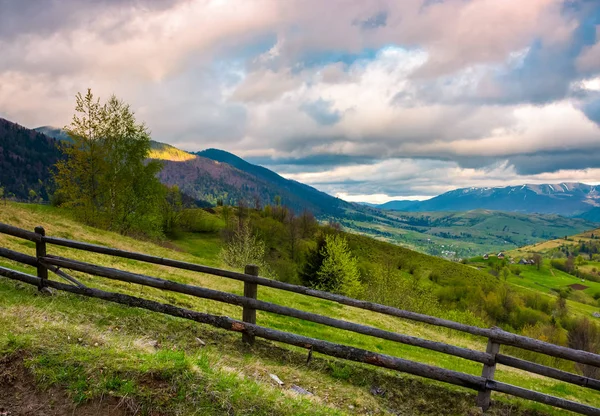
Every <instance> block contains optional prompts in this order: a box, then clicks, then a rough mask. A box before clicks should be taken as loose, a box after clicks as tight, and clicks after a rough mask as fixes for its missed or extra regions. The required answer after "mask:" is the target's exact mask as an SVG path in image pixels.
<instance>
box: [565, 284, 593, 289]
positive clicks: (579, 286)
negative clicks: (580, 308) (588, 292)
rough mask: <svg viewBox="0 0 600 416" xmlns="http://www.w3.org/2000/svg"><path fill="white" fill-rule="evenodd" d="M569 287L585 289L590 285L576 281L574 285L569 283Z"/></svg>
mask: <svg viewBox="0 0 600 416" xmlns="http://www.w3.org/2000/svg"><path fill="white" fill-rule="evenodd" d="M569 287H570V288H571V289H573V290H585V289H587V288H588V287H589V286H584V285H580V284H579V283H574V284H572V285H569Z"/></svg>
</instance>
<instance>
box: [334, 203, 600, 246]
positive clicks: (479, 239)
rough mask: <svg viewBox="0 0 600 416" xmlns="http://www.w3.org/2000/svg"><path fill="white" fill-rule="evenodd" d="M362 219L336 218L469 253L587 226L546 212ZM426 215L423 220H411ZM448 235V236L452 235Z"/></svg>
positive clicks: (371, 231)
mask: <svg viewBox="0 0 600 416" xmlns="http://www.w3.org/2000/svg"><path fill="white" fill-rule="evenodd" d="M369 212H370V213H371V217H372V218H369V221H366V220H342V224H343V225H344V226H345V227H347V228H348V229H351V230H353V231H358V232H361V233H364V234H366V235H370V236H373V237H376V238H379V239H383V240H386V241H390V242H394V243H399V244H402V245H404V246H407V247H410V248H414V249H416V250H419V251H422V252H425V253H430V254H434V255H442V254H443V252H444V251H452V252H456V256H457V257H473V256H476V255H480V254H481V253H486V252H497V251H506V250H510V249H514V248H515V247H517V246H521V245H524V244H531V243H534V242H542V241H545V240H547V239H549V238H552V237H553V236H560V235H564V234H567V235H570V234H573V233H575V232H579V231H583V230H585V229H588V228H591V227H592V226H593V225H592V223H590V222H586V221H581V220H579V219H570V218H563V217H558V216H552V215H537V214H519V213H509V212H495V211H488V210H474V211H468V212H399V211H387V212H386V211H384V212H378V211H369ZM422 218H427V219H429V221H430V224H429V225H414V224H416V223H415V221H417V220H419V219H422ZM448 236H453V237H452V238H450V237H448Z"/></svg>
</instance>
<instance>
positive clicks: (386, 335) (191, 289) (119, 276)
mask: <svg viewBox="0 0 600 416" xmlns="http://www.w3.org/2000/svg"><path fill="white" fill-rule="evenodd" d="M43 260H44V261H47V262H48V263H50V264H54V265H57V266H61V267H63V268H66V269H71V270H77V271H80V272H84V273H89V274H93V275H96V276H102V277H106V278H109V279H115V280H120V281H124V282H129V283H136V284H141V285H145V286H151V287H155V288H157V289H164V290H170V291H173V292H178V293H184V294H188V295H192V296H197V297H200V298H204V299H211V300H216V301H219V302H224V303H229V304H232V305H239V306H247V307H250V308H252V309H257V310H262V311H266V312H271V313H276V314H279V315H284V316H290V317H293V318H298V319H303V320H306V321H310V322H315V323H318V324H323V325H327V326H331V327H334V328H338V329H343V330H346V331H352V332H356V333H359V334H364V335H369V336H373V337H377V338H381V339H387V340H390V341H395V342H399V343H402V344H408V345H414V346H417V347H421V348H426V349H429V350H433V351H438V352H442V353H445V354H450V355H454V356H457V357H461V358H465V359H467V360H471V361H476V362H480V363H491V362H492V357H491V355H490V354H486V353H484V352H481V351H474V350H470V349H467V348H461V347H456V346H453V345H448V344H444V343H441V342H436V341H430V340H425V339H421V338H417V337H412V336H409V335H404V334H399V333H395V332H390V331H385V330H382V329H378V328H373V327H370V326H365V325H360V324H356V323H354V322H348V321H343V320H339V319H335V318H330V317H327V316H322V315H318V314H314V313H310V312H305V311H301V310H298V309H294V308H290V307H287V306H281V305H276V304H273V303H269V302H264V301H260V300H255V299H251V298H247V297H244V296H238V295H234V294H232V293H226V292H220V291H216V290H212V289H206V288H202V287H198V286H192V285H186V284H183V283H177V282H173V281H170V280H164V279H159V278H156V277H150V276H145V275H140V274H136V273H131V272H125V271H122V270H117V269H112V268H108V267H103V266H97V265H93V264H88V263H83V262H79V261H74V260H69V259H64V258H62V257H57V256H47V257H46V258H44V259H43Z"/></svg>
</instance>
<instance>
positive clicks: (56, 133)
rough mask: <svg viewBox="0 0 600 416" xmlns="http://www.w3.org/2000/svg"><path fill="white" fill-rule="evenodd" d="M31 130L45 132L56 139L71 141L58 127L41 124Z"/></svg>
mask: <svg viewBox="0 0 600 416" xmlns="http://www.w3.org/2000/svg"><path fill="white" fill-rule="evenodd" d="M33 130H35V131H37V132H38V133H42V134H45V135H46V136H48V137H52V138H53V139H56V140H58V141H65V142H71V141H72V140H71V138H70V137H69V135H68V134H67V133H66V132H65V131H64V130H63V129H61V128H60V127H53V126H42V127H36V128H35V129H33Z"/></svg>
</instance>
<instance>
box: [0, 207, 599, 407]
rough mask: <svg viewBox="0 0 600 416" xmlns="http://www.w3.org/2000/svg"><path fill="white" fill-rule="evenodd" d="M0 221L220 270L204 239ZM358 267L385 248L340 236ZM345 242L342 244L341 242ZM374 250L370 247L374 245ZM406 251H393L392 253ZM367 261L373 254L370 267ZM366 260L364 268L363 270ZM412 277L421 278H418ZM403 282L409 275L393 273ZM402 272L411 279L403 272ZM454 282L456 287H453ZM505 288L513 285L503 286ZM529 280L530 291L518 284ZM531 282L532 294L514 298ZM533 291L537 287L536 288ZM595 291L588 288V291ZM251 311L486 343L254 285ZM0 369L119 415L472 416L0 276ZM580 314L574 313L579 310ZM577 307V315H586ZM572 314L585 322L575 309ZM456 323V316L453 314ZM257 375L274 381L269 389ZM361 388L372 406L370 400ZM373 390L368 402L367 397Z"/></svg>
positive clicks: (380, 377)
mask: <svg viewBox="0 0 600 416" xmlns="http://www.w3.org/2000/svg"><path fill="white" fill-rule="evenodd" d="M0 222H4V223H8V224H11V225H14V226H18V227H21V228H25V229H33V228H34V226H37V225H41V226H43V227H45V229H46V232H47V234H48V235H52V236H57V237H64V238H70V239H76V240H81V241H86V242H90V243H94V244H100V245H107V246H111V247H117V248H121V249H126V250H131V251H138V252H143V253H148V254H151V255H156V256H163V257H169V258H174V259H178V260H184V261H190V262H195V263H199V264H205V265H209V266H216V267H224V265H223V264H222V262H221V260H220V259H219V256H218V253H219V252H220V249H221V246H222V241H221V239H220V238H219V237H218V234H216V233H192V234H190V233H183V234H180V235H178V236H177V237H176V238H174V239H172V240H168V241H154V242H153V241H143V240H139V239H133V238H130V237H124V236H122V235H119V234H116V233H112V232H109V231H103V230H98V229H95V228H92V227H88V226H84V225H81V224H80V223H78V222H76V221H75V220H73V219H72V218H71V217H70V215H69V212H68V211H66V210H58V209H56V208H53V207H49V206H40V205H22V204H14V203H9V204H7V205H3V206H2V207H1V209H0ZM348 238H349V241H350V244H351V246H352V247H353V249H354V250H356V251H357V253H356V255H357V256H360V258H361V259H363V260H362V262H363V263H365V264H366V263H368V262H369V261H371V262H377V261H378V259H379V255H381V254H382V253H383V252H385V251H386V250H389V251H390V253H392V252H393V253H399V252H397V251H395V250H396V249H395V248H393V246H390V245H386V244H385V243H381V242H373V243H372V244H371V245H369V246H366V245H365V246H362V250H363V251H364V252H360V250H361V244H360V242H362V241H363V240H362V239H361V238H364V237H360V236H351V235H349V236H348ZM353 239H354V240H353ZM379 244H381V247H380V249H378V250H375V249H374V248H373V247H377V245H379ZM0 245H1V246H2V247H7V248H9V249H13V250H17V251H21V252H25V253H27V254H31V255H33V254H34V251H35V250H34V246H33V244H32V243H30V242H26V241H23V240H19V239H16V238H13V237H8V236H5V235H0ZM402 250H405V249H402ZM49 253H50V254H55V255H63V256H67V257H70V258H74V259H77V260H81V261H86V262H90V263H95V264H100V265H105V266H109V267H115V268H122V269H125V270H129V271H132V272H136V273H142V274H148V275H151V276H155V277H160V278H165V279H170V280H174V281H178V282H183V283H193V284H195V285H200V286H203V287H208V288H212V289H218V290H222V291H228V292H231V293H236V294H242V292H243V290H242V284H241V283H240V282H235V281H231V280H227V279H224V278H219V277H215V276H208V275H203V274H199V273H192V272H186V271H181V270H172V269H169V268H167V267H162V266H154V265H148V264H142V263H138V262H135V261H131V260H125V259H115V258H110V257H106V256H103V255H100V254H93V253H87V252H80V251H76V250H71V249H65V248H61V247H53V246H51V248H50V250H49ZM402 253H404V254H405V255H406V259H404V261H405V262H406V267H405V268H406V269H407V270H408V269H410V264H408V260H407V259H412V261H413V263H414V264H421V263H425V262H427V261H428V259H429V261H430V263H431V264H432V266H431V267H430V268H429V269H427V274H429V275H430V274H431V273H432V272H435V273H440V274H441V279H442V280H443V279H448V278H447V277H445V276H444V275H443V273H444V272H446V274H450V275H451V278H450V279H448V280H452V279H461V278H464V277H466V278H470V279H478V278H481V279H487V278H488V277H487V275H486V274H485V273H481V272H477V271H476V270H474V269H473V268H471V267H469V266H464V265H460V264H456V263H449V262H444V261H443V260H440V259H435V260H432V258H429V257H427V256H425V255H422V254H418V253H413V254H412V255H411V253H412V252H410V251H408V250H406V252H404V251H402ZM375 254H377V255H375ZM369 256H371V258H370V259H369ZM0 265H1V266H4V267H11V268H14V269H17V270H21V271H24V272H27V273H31V274H35V270H33V269H32V268H30V267H23V266H19V265H17V264H15V263H13V262H10V261H7V260H0ZM421 272H424V270H421ZM402 273H404V276H406V277H408V276H409V275H411V276H412V275H413V274H412V273H410V272H409V271H403V272H402ZM413 273H414V271H413ZM526 273H529V271H526V272H524V273H523V278H522V279H521V278H517V279H519V280H518V281H523V282H525V281H527V282H528V283H527V284H523V285H522V287H523V290H536V291H537V292H540V293H547V292H546V291H545V290H540V289H538V288H537V287H536V286H537V285H536V283H535V280H537V281H539V282H540V283H543V282H544V281H545V282H546V284H547V285H549V286H551V285H553V284H561V285H562V283H567V280H566V279H568V278H567V277H565V276H558V277H557V276H554V277H555V278H556V279H563V280H560V281H558V280H557V281H556V283H549V282H547V277H548V276H545V277H544V275H542V274H539V275H538V276H537V277H535V276H534V275H531V276H529V277H528V276H526V275H525V274H526ZM73 275H74V276H76V277H77V278H78V279H80V280H81V281H82V282H84V283H85V284H87V285H90V286H93V287H97V288H100V289H104V290H110V291H118V292H121V293H128V294H132V295H138V296H139V295H141V296H143V297H145V298H148V299H153V300H157V301H161V302H166V303H171V304H174V305H177V306H181V307H185V308H190V309H194V310H197V311H201V312H209V313H212V314H218V315H226V316H230V317H234V318H239V317H240V316H241V309H240V308H238V307H235V306H231V305H224V304H221V303H216V302H212V301H207V300H201V299H195V298H191V297H187V296H185V295H180V294H176V293H165V292H161V291H158V290H154V289H151V288H141V287H136V286H133V285H130V284H126V283H121V282H115V281H108V280H105V279H102V278H97V277H88V276H85V275H82V274H79V273H73ZM461 276H462V277H461ZM509 280H510V283H511V284H513V285H515V286H517V285H518V281H515V280H514V278H512V277H511V278H510V279H509ZM529 282H531V283H529ZM529 284H531V287H529V286H527V285H529ZM540 287H541V286H540ZM595 287H597V286H595ZM258 297H259V299H261V300H265V301H269V302H275V303H279V304H283V305H286V306H290V307H294V308H298V309H302V310H307V311H311V312H315V313H319V314H323V315H327V316H332V317H336V318H339V319H345V320H350V321H353V322H357V323H362V324H365V325H372V326H375V327H378V328H382V329H386V330H390V331H395V332H400V333H405V334H409V335H413V336H419V337H423V338H427V339H431V340H436V341H443V342H447V343H450V344H454V345H457V346H462V347H468V348H472V349H476V350H480V351H484V350H485V345H486V340H484V339H480V338H477V337H471V336H465V335H464V334H460V333H456V332H454V331H451V330H440V329H439V328H434V327H431V326H426V325H424V324H423V325H421V324H416V323H413V322H409V321H404V320H400V319H396V318H392V317H387V316H382V315H379V314H376V313H371V312H366V311H364V310H356V309H354V308H351V307H346V306H342V305H339V304H335V303H331V302H328V301H324V300H316V299H312V298H307V297H304V296H300V295H296V294H291V293H287V292H281V291H277V290H274V289H268V288H263V287H261V288H260V289H259V295H258ZM0 299H1V300H0V304H1V305H2V308H1V309H0V357H3V358H4V359H6V358H7V357H10V358H11V359H18V360H22V361H23V363H24V365H25V366H26V368H27V369H28V370H29V371H31V373H32V374H33V375H34V376H35V379H36V380H37V382H38V383H39V385H40V386H41V388H48V387H49V386H58V387H60V388H61V389H64V390H66V391H67V392H68V394H69V397H70V398H72V400H73V401H74V402H75V403H85V402H89V401H94V400H99V399H101V398H103V397H116V398H118V399H119V400H120V401H121V403H122V405H123V406H127V408H128V409H137V410H138V411H139V412H141V413H142V414H156V413H165V414H207V415H208V414H264V415H267V414H269V415H270V414H281V415H288V414H294V415H296V414H297V415H301V414H398V413H408V414H447V415H455V414H469V413H472V412H475V409H474V403H475V393H473V392H471V391H467V390H465V389H461V388H457V387H451V386H448V385H442V384H440V383H435V382H429V381H426V380H423V379H420V378H418V377H412V376H408V375H405V374H400V373H397V372H391V371H386V370H381V369H376V368H373V367H368V366H364V365H358V364H354V363H349V362H344V361H342V360H336V359H331V358H328V357H324V356H319V354H315V357H314V358H313V360H312V361H311V362H310V363H309V364H306V351H305V350H300V349H298V348H294V347H288V346H283V345H278V344H276V343H272V342H266V341H259V342H257V343H256V344H255V345H254V346H247V345H244V344H243V343H242V342H241V337H240V336H239V334H231V333H227V332H226V331H221V330H217V329H213V328H209V327H206V326H203V325H199V324H195V323H190V322H188V321H183V320H181V319H177V318H172V317H168V316H163V315H159V314H155V313H151V312H148V311H144V310H139V309H134V308H127V307H122V306H119V305H113V304H110V303H105V302H101V301H98V300H93V299H85V298H81V297H77V296H75V295H70V294H66V293H57V294H55V295H54V296H51V297H45V296H40V295H39V294H38V293H37V290H36V289H35V288H33V287H26V286H25V285H22V284H19V283H14V282H12V281H8V280H6V279H3V278H0ZM582 305H583V304H582ZM585 306H589V305H585ZM581 313H584V312H583V311H582V312H581ZM257 315H258V316H257V322H258V323H259V324H260V325H264V326H268V327H271V328H276V329H281V330H285V331H290V332H295V333H298V334H302V335H307V336H311V337H315V338H319V339H326V340H330V341H332V342H337V343H343V344H347V345H352V346H356V347H360V348H364V349H368V350H372V351H377V352H382V353H385V354H389V355H393V356H397V357H402V358H406V359H410V360H415V361H419V362H423V363H429V364H435V365H437V366H441V367H444V368H448V369H453V370H457V371H463V372H466V373H470V374H475V375H480V374H481V365H480V364H476V363H472V362H468V361H465V360H462V359H458V358H455V357H451V356H447V355H445V354H441V353H436V352H431V351H427V350H423V349H419V348H416V347H411V346H406V345H401V344H397V343H393V342H390V341H384V340H379V339H373V338H370V337H368V336H363V335H359V334H353V333H346V332H343V331H340V330H335V329H332V328H328V327H323V326H320V325H317V324H313V323H309V322H304V321H301V320H296V319H291V318H286V317H281V316H277V315H273V314H269V313H265V312H260V311H259V312H258V314H257ZM454 316H456V319H457V320H464V319H467V318H468V316H469V315H468V314H465V313H462V312H457V313H456V314H455V315H454ZM270 374H276V375H277V376H278V377H279V378H280V379H281V380H283V381H284V383H285V384H284V386H283V387H280V386H279V385H277V384H276V383H274V382H273V380H272V378H271V377H270ZM497 379H498V380H500V381H504V382H507V383H511V384H515V385H519V386H522V387H525V388H529V389H534V390H536V391H541V392H544V393H549V394H553V395H558V396H561V397H566V398H569V399H575V400H578V401H582V402H585V403H588V404H591V405H593V406H596V407H599V406H600V394H597V393H595V392H590V391H584V389H582V388H578V387H576V386H573V385H569V384H566V383H561V382H556V381H554V380H550V379H545V378H542V377H539V376H533V375H530V374H527V373H524V372H522V371H519V370H515V369H511V368H506V367H502V366H499V368H498V370H497ZM291 385H298V386H301V387H303V388H304V389H306V390H308V391H310V392H311V393H313V395H311V396H301V395H300V396H299V395H297V394H295V393H293V392H292V391H291V390H290V386H291ZM373 388H377V389H380V390H381V391H384V392H385V394H383V395H379V394H372V393H371V391H372V390H373ZM378 391H379V390H378ZM493 398H494V399H495V400H496V403H495V405H494V406H493V408H492V409H491V410H490V412H489V414H492V415H493V414H498V415H500V414H511V415H518V414H536V412H537V413H538V414H564V412H561V411H558V410H555V409H551V408H549V407H547V406H543V405H540V404H537V403H533V402H526V401H523V400H519V399H514V398H510V397H505V396H503V395H501V394H496V393H494V394H493Z"/></svg>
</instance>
